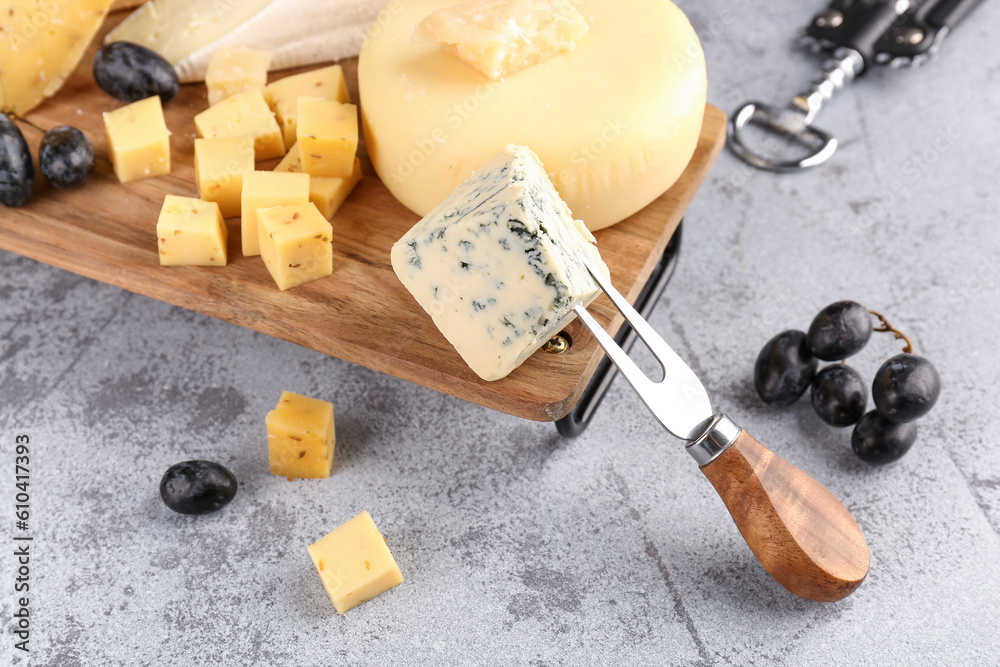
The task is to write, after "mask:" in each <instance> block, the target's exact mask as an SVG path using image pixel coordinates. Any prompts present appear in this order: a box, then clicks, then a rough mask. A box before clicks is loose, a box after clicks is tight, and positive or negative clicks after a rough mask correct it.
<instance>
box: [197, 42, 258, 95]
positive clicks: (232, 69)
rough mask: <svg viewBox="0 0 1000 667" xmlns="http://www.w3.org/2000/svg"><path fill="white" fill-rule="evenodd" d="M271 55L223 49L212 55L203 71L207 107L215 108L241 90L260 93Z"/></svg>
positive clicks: (249, 49)
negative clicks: (213, 106)
mask: <svg viewBox="0 0 1000 667" xmlns="http://www.w3.org/2000/svg"><path fill="white" fill-rule="evenodd" d="M270 64H271V53H270V52H268V51H258V50H257V49H251V48H250V47H247V46H223V47H221V48H218V49H216V50H215V51H214V52H213V53H212V57H211V58H209V59H208V67H207V68H206V70H205V85H206V86H208V103H209V104H210V105H211V104H217V103H219V102H221V101H222V100H224V99H226V98H227V97H229V96H230V95H235V94H236V93H239V92H242V91H244V90H251V89H254V88H256V89H257V90H259V91H261V92H262V93H263V92H264V86H266V85H267V68H268V66H270Z"/></svg>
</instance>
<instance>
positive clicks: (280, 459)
mask: <svg viewBox="0 0 1000 667" xmlns="http://www.w3.org/2000/svg"><path fill="white" fill-rule="evenodd" d="M264 421H265V424H266V426H267V462H268V468H269V470H270V472H271V474H272V475H279V476H281V477H297V478H300V479H318V478H322V477H329V476H330V469H331V467H332V465H333V454H334V451H335V449H336V446H337V435H336V427H335V425H334V419H333V403H330V402H329V401H322V400H319V399H316V398H310V397H309V396H302V395H301V394H296V393H293V392H290V391H283V392H281V397H280V398H279V399H278V404H277V405H276V406H275V408H274V410H271V411H270V412H268V413H267V416H266V417H265V419H264Z"/></svg>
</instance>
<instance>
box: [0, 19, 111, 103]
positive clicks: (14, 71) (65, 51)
mask: <svg viewBox="0 0 1000 667" xmlns="http://www.w3.org/2000/svg"><path fill="white" fill-rule="evenodd" d="M109 7H111V0H58V1H57V2H53V1H51V0H0V109H10V110H12V111H16V112H17V113H19V114H21V115H24V114H27V113H28V112H29V111H31V110H32V109H33V108H35V107H36V106H37V105H38V104H39V103H40V102H41V101H42V100H44V99H45V98H46V97H50V96H52V95H54V94H55V92H56V91H57V90H59V88H60V87H62V85H63V83H64V82H65V81H66V78H67V77H68V76H69V75H70V74H72V73H73V70H74V69H76V66H77V63H79V62H80V59H81V58H83V54H84V53H85V52H86V50H87V46H89V45H90V42H91V40H92V39H93V38H94V35H95V34H96V33H97V29H98V28H99V27H100V26H101V23H102V22H103V21H104V17H105V15H107V13H108V8H109Z"/></svg>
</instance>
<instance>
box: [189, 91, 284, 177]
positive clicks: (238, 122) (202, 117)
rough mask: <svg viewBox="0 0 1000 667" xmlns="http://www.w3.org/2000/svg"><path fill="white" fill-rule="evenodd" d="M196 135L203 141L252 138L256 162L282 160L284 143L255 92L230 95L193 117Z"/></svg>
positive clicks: (271, 117)
mask: <svg viewBox="0 0 1000 667" xmlns="http://www.w3.org/2000/svg"><path fill="white" fill-rule="evenodd" d="M194 126H195V127H196V128H197V129H198V135H199V136H201V137H205V138H206V139H222V138H225V137H253V139H254V141H253V145H254V156H255V158H256V159H257V160H267V159H268V158H273V157H281V156H282V155H284V154H285V141H284V139H283V138H282V136H281V129H280V128H279V127H278V123H277V121H275V120H274V114H273V113H271V109H270V108H268V106H267V102H265V101H264V94H263V93H261V92H260V91H259V90H257V89H253V90H244V91H243V92H241V93H236V94H235V95H230V96H229V97H227V98H226V99H224V100H222V101H221V102H219V103H218V104H215V105H212V106H210V107H209V108H207V109H205V110H204V111H202V112H201V113H200V114H198V115H197V116H195V117H194Z"/></svg>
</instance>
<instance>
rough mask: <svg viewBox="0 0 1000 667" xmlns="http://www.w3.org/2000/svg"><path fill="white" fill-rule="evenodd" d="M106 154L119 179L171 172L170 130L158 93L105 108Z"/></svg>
mask: <svg viewBox="0 0 1000 667" xmlns="http://www.w3.org/2000/svg"><path fill="white" fill-rule="evenodd" d="M104 131H105V133H106V134H107V137H108V158H109V159H110V160H111V166H112V167H114V170H115V175H116V176H117V177H118V180H119V181H121V182H122V183H128V182H129V181H134V180H137V179H140V178H147V177H149V176H159V175H161V174H169V173H170V132H168V131H167V124H166V121H164V120H163V105H162V104H160V97H159V95H153V96H152V97H147V98H146V99H144V100H139V101H138V102H133V103H132V104H128V105H126V106H123V107H121V108H119V109H115V110H114V111H105V112H104Z"/></svg>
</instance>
